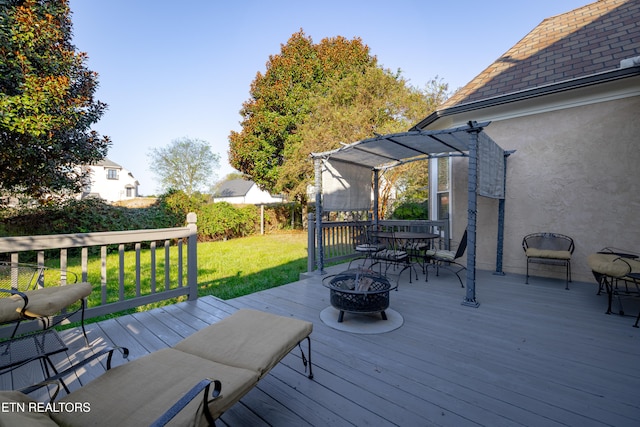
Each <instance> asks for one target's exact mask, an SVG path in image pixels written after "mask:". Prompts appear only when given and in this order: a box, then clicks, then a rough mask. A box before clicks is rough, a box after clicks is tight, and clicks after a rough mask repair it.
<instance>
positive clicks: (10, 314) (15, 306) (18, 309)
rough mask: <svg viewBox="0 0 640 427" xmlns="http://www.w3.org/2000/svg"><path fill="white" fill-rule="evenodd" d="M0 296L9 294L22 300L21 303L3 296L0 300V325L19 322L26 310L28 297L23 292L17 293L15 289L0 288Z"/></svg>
mask: <svg viewBox="0 0 640 427" xmlns="http://www.w3.org/2000/svg"><path fill="white" fill-rule="evenodd" d="M0 294H9V295H11V296H13V295H17V296H19V297H20V298H21V299H22V301H20V300H18V299H15V298H11V296H4V297H2V298H0V304H1V305H2V308H0V323H6V322H12V321H16V320H19V318H20V317H21V316H22V315H23V314H24V312H25V310H26V309H27V304H29V297H28V296H27V295H26V294H25V293H24V292H21V291H18V290H17V289H5V288H0ZM16 313H18V314H16Z"/></svg>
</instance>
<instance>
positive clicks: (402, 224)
mask: <svg viewBox="0 0 640 427" xmlns="http://www.w3.org/2000/svg"><path fill="white" fill-rule="evenodd" d="M308 224H309V229H308V233H309V234H308V244H307V248H308V249H307V253H308V256H307V272H309V273H310V272H312V271H314V270H316V269H317V267H318V265H317V264H318V253H317V249H316V248H317V244H316V241H317V231H316V222H315V217H314V215H313V214H309V221H308ZM378 225H379V227H380V228H381V229H382V230H393V231H414V232H429V233H436V234H439V235H440V236H441V237H440V242H441V243H442V246H443V248H444V249H449V243H450V241H451V236H450V233H449V221H448V220H438V221H428V220H411V221H407V220H382V221H379V223H378ZM367 226H371V222H369V221H328V222H323V223H322V243H323V265H327V264H330V263H335V262H340V261H344V260H348V259H351V258H353V257H355V256H358V255H359V254H358V253H357V252H356V250H355V247H356V245H357V244H359V243H361V240H362V236H363V230H364V229H365V227H367Z"/></svg>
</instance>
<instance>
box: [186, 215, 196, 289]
mask: <svg viewBox="0 0 640 427" xmlns="http://www.w3.org/2000/svg"><path fill="white" fill-rule="evenodd" d="M197 221H198V216H197V215H196V214H195V213H193V212H190V213H188V214H187V228H188V229H189V237H188V241H187V286H188V287H189V301H195V300H196V299H198V226H197V225H196V222H197Z"/></svg>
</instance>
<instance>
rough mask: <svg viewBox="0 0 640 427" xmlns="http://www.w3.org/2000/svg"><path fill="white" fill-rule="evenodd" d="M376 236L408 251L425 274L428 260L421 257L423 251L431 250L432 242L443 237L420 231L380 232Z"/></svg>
mask: <svg viewBox="0 0 640 427" xmlns="http://www.w3.org/2000/svg"><path fill="white" fill-rule="evenodd" d="M374 234H375V236H377V237H379V238H382V239H394V240H395V241H396V243H397V244H398V246H399V247H402V248H404V249H405V250H407V252H408V254H409V258H410V259H411V260H412V262H417V263H418V264H419V265H420V268H421V269H422V272H423V273H424V272H425V262H426V258H425V257H423V256H421V255H420V252H421V250H423V249H428V248H430V247H431V246H432V241H433V240H434V239H438V238H440V237H441V236H440V235H439V234H436V233H427V232H420V231H378V232H375V233H374Z"/></svg>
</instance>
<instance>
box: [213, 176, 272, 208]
mask: <svg viewBox="0 0 640 427" xmlns="http://www.w3.org/2000/svg"><path fill="white" fill-rule="evenodd" d="M213 201H214V202H227V203H231V204H248V205H266V204H269V203H282V202H283V201H284V198H283V197H281V196H272V195H271V194H269V193H268V192H267V191H264V190H261V189H260V188H258V186H257V185H256V183H255V182H253V181H247V180H245V179H231V180H228V181H224V182H222V183H221V184H220V186H219V187H218V189H217V191H216V193H215V194H214V195H213Z"/></svg>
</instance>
